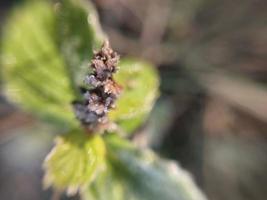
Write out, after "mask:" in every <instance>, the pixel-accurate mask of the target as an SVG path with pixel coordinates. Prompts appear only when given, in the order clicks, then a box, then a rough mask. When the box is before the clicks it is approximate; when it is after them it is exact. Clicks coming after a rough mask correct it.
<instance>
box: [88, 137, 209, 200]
mask: <svg viewBox="0 0 267 200" xmlns="http://www.w3.org/2000/svg"><path fill="white" fill-rule="evenodd" d="M106 143H107V149H108V162H109V166H108V170H106V171H105V173H103V174H101V176H100V177H98V179H96V180H95V182H94V183H93V184H92V185H90V187H88V190H86V191H85V192H84V193H83V200H107V199H108V200H113V199H114V200H125V199H127V200H205V199H206V198H205V197H204V195H203V194H202V193H201V191H200V190H199V189H198V188H197V186H196V185H195V184H194V183H193V180H192V178H191V177H190V175H189V174H188V173H187V172H186V171H184V170H182V169H181V168H180V167H179V166H178V165H177V164H176V163H175V162H172V161H167V160H164V159H160V158H158V157H157V156H156V155H155V154H154V153H152V152H151V151H149V150H142V151H141V150H137V149H136V148H135V147H133V146H132V145H131V144H129V143H128V142H126V141H123V140H122V139H119V138H117V137H116V136H112V137H108V138H106Z"/></svg>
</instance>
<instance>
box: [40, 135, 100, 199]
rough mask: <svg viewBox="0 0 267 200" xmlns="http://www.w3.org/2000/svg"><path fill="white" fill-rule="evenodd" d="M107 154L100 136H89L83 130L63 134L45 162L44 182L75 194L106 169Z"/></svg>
mask: <svg viewBox="0 0 267 200" xmlns="http://www.w3.org/2000/svg"><path fill="white" fill-rule="evenodd" d="M104 157H105V144H104V142H103V140H102V138H101V137H100V136H97V135H96V136H88V135H86V134H84V133H83V132H81V131H80V130H75V131H72V132H70V133H68V134H66V135H64V136H60V137H58V138H56V145H55V147H54V148H53V150H52V151H51V152H50V154H49V155H48V156H47V158H46V160H45V162H44V168H45V177H44V184H45V186H46V187H48V186H50V185H53V186H54V187H55V188H56V189H67V193H69V194H73V193H75V192H77V190H79V189H83V188H84V187H86V186H87V185H88V183H90V181H92V180H93V179H94V178H95V176H96V175H97V173H98V172H99V171H100V170H101V169H103V167H104V166H105V165H104Z"/></svg>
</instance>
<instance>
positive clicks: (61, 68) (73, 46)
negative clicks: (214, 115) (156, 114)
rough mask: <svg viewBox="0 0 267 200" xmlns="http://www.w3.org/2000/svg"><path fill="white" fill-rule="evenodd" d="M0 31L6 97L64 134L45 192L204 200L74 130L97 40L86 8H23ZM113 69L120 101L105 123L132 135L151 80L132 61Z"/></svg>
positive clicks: (180, 177) (106, 140) (68, 4)
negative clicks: (74, 103)
mask: <svg viewBox="0 0 267 200" xmlns="http://www.w3.org/2000/svg"><path fill="white" fill-rule="evenodd" d="M4 30H5V31H4V33H3V37H2V39H1V42H2V60H1V62H2V65H3V67H4V70H3V75H4V79H5V80H4V81H5V82H4V84H5V94H6V96H7V97H8V98H9V100H10V101H11V102H14V103H16V104H17V105H19V106H20V107H21V108H23V109H24V110H25V111H29V112H31V113H32V114H33V115H36V116H39V117H40V118H42V119H46V120H49V121H50V122H51V123H53V124H55V125H57V126H58V127H61V128H63V126H62V125H64V127H65V128H67V129H68V130H69V131H68V134H66V135H63V136H59V137H57V138H56V146H55V147H54V149H53V150H52V152H51V153H50V154H49V155H48V157H47V159H46V161H45V163H44V167H45V170H46V175H45V179H44V181H45V183H46V184H47V185H53V186H54V187H55V188H56V189H67V191H68V192H69V193H72V192H75V191H80V192H81V195H82V196H83V197H84V199H87V198H88V197H89V196H91V197H92V198H97V199H165V200H173V199H181V200H183V199H184V200H190V199H196V200H200V199H204V197H202V195H201V193H200V192H199V191H198V189H197V188H196V187H195V185H194V184H193V182H192V180H191V179H190V178H189V176H188V175H187V174H186V173H185V172H184V171H182V170H181V169H180V168H179V167H178V166H176V165H175V164H171V165H170V164H167V162H166V161H165V160H160V159H159V158H157V157H156V156H155V155H154V154H153V153H147V151H145V152H143V151H142V150H137V148H136V147H135V146H133V145H132V144H130V143H129V142H127V141H126V140H125V139H119V138H118V136H114V137H113V136H107V137H102V136H100V135H98V134H97V133H95V134H93V135H95V136H87V135H85V134H84V133H83V131H82V130H81V129H80V128H77V127H78V126H79V125H78V122H77V120H76V119H75V117H74V115H73V112H72V108H71V102H72V101H74V100H76V99H79V98H80V93H79V88H80V86H82V84H83V82H82V80H83V78H84V76H85V74H87V73H89V70H88V67H87V65H88V62H89V61H90V59H91V56H92V52H93V49H94V48H98V47H99V46H100V44H101V43H102V42H103V40H104V38H105V36H104V33H103V32H102V31H101V30H100V29H99V24H98V22H97V17H96V12H95V10H94V8H93V6H92V5H91V4H90V3H89V2H87V1H82V0H78V1H74V0H64V1H57V2H56V3H52V2H49V1H34V0H32V1H27V2H26V3H25V4H24V5H22V6H21V7H17V8H16V9H14V11H13V12H12V14H11V16H10V18H9V20H8V22H7V24H6V27H5V29H4ZM120 67H121V69H120V70H119V72H118V73H117V74H116V76H115V79H116V80H117V81H118V83H119V84H121V85H122V87H123V93H122V95H121V96H120V98H119V100H118V103H117V107H116V109H114V110H113V111H111V112H110V113H109V117H110V119H111V120H112V121H114V122H116V123H117V124H118V126H120V127H121V129H122V130H123V131H125V132H126V133H133V131H134V130H135V129H136V128H137V127H139V126H140V125H141V124H142V123H143V122H144V120H145V118H146V117H147V116H148V114H149V112H150V111H151V109H152V107H153V104H154V102H155V100H156V98H157V96H158V94H159V92H158V86H159V78H158V75H157V73H156V71H155V70H154V68H153V67H152V66H151V65H150V64H148V63H146V62H143V61H140V60H135V59H128V58H125V59H122V61H121V63H120ZM114 138H115V139H114ZM106 149H107V151H106ZM105 164H106V165H105ZM103 166H106V168H103ZM101 169H103V171H102V172H101V173H100V174H99V172H100V171H101ZM177 173H178V174H177ZM103 181H104V182H103ZM92 182H93V183H92ZM89 183H92V186H90V188H89V189H88V184H89ZM163 186H164V187H163ZM108 194H110V195H108ZM99 195H100V196H99ZM103 195H108V196H103Z"/></svg>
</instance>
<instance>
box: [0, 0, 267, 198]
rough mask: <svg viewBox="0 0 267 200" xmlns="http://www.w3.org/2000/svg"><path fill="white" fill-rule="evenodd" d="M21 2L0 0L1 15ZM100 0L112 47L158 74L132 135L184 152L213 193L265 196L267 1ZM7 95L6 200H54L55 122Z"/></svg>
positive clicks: (1, 192) (1, 171)
mask: <svg viewBox="0 0 267 200" xmlns="http://www.w3.org/2000/svg"><path fill="white" fill-rule="evenodd" d="M18 2H20V1H19V0H17V1H15V0H13V1H11V0H6V1H1V4H0V9H1V10H0V22H1V23H3V22H4V19H5V17H6V16H7V14H8V11H9V9H10V8H11V6H12V5H14V4H16V3H18ZM93 2H94V3H95V6H96V8H97V10H98V11H99V17H100V21H101V25H102V27H103V29H104V30H105V31H106V33H107V35H108V36H109V38H110V42H111V45H112V46H113V48H114V49H116V50H117V51H118V52H119V53H120V54H121V55H122V56H123V55H130V56H136V57H142V58H144V59H148V60H149V61H151V62H153V63H154V64H155V66H156V67H157V68H158V70H159V73H160V76H161V97H160V99H159V100H158V102H157V104H156V106H155V108H154V110H153V113H152V115H151V117H150V119H149V120H148V121H147V122H146V125H145V126H144V127H142V128H140V129H139V130H138V131H137V133H136V134H135V137H134V139H135V141H136V142H137V143H138V144H140V145H150V146H151V147H153V148H154V149H155V150H156V151H158V152H159V153H160V154H162V155H164V156H165V157H169V158H172V159H176V160H178V161H179V162H180V164H181V165H182V166H183V167H184V168H186V169H187V170H189V171H190V172H191V173H192V174H193V176H194V178H195V180H196V181H197V183H198V185H199V187H201V188H202V190H203V191H204V192H205V193H206V194H207V196H208V197H209V199H211V200H226V199H227V200H264V199H266V198H267V173H266V172H267V156H266V155H267V145H266V144H267V90H266V87H267V1H265V0H223V1H221V0H94V1H93ZM0 102H1V103H0V199H3V200H5V199H9V200H13V199H14V200H17V199H20V200H24V199H25V200H26V199H27V200H31V199H32V200H37V199H50V198H51V191H42V189H41V177H42V171H41V162H42V160H43V159H44V156H45V154H46V153H47V151H48V150H49V148H50V147H51V140H52V134H47V132H51V131H49V130H50V128H47V127H46V126H45V127H43V128H42V129H40V128H38V132H36V127H39V125H38V122H36V120H35V119H33V118H32V117H31V116H29V115H25V114H24V113H21V112H20V111H18V109H16V108H15V107H14V106H12V105H9V104H8V103H7V102H6V100H5V99H4V97H1V100H0ZM29 130H30V131H29ZM77 198H78V197H74V199H77Z"/></svg>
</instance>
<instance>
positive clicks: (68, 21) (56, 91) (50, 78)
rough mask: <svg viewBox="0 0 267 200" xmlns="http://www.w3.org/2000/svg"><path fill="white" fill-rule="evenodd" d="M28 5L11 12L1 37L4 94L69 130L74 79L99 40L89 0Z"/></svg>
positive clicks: (75, 94)
mask: <svg viewBox="0 0 267 200" xmlns="http://www.w3.org/2000/svg"><path fill="white" fill-rule="evenodd" d="M62 2H63V3H56V4H52V3H51V2H50V1H45V0H41V1H33V0H32V1H27V2H26V3H24V4H22V5H21V6H18V7H17V8H16V9H14V11H13V12H12V13H11V15H10V17H9V18H8V21H7V23H6V25H5V27H4V28H3V30H4V32H3V36H2V38H1V44H2V49H1V53H2V56H1V65H2V66H3V70H2V72H3V78H4V83H5V94H6V96H7V97H8V99H9V100H10V101H12V102H14V103H16V104H18V105H19V106H20V107H22V108H23V109H24V110H26V111H30V112H32V113H34V114H35V115H38V116H40V117H42V118H45V119H48V120H49V121H51V122H53V123H54V122H55V123H56V124H58V123H60V125H62V124H63V125H65V126H67V127H73V126H75V125H76V123H77V122H76V120H75V117H74V114H73V111H72V106H71V102H72V101H73V100H75V99H77V98H79V92H78V86H79V85H78V84H77V82H78V81H80V82H81V81H82V80H83V78H81V76H82V75H81V74H84V73H85V72H84V68H85V67H84V66H85V64H87V62H88V61H89V59H90V58H91V55H92V48H93V46H97V45H99V41H100V40H101V39H103V37H104V36H103V37H102V35H103V34H102V32H99V34H98V33H97V31H100V29H99V27H98V23H97V16H95V15H94V14H95V13H96V12H95V10H94V8H93V7H92V5H91V4H89V2H87V1H82V0H79V1H74V0H64V1H62Z"/></svg>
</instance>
